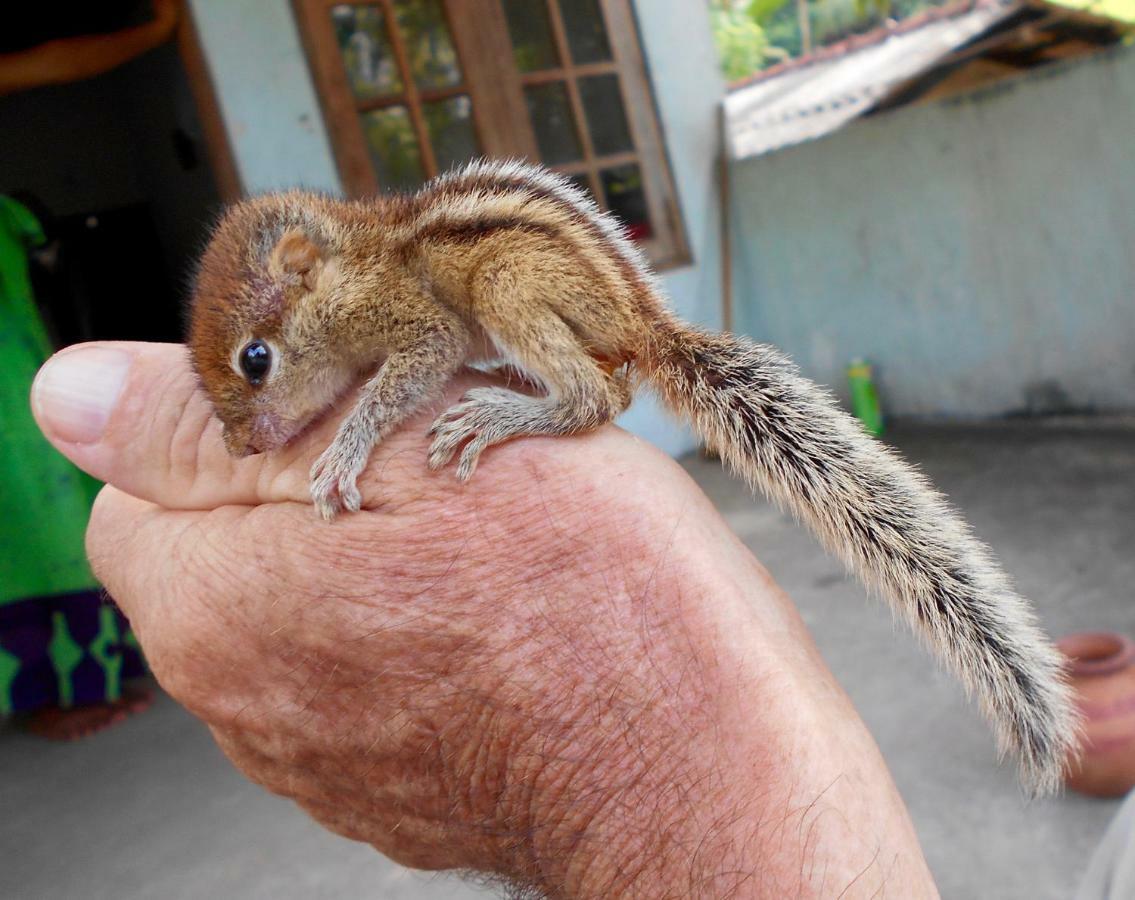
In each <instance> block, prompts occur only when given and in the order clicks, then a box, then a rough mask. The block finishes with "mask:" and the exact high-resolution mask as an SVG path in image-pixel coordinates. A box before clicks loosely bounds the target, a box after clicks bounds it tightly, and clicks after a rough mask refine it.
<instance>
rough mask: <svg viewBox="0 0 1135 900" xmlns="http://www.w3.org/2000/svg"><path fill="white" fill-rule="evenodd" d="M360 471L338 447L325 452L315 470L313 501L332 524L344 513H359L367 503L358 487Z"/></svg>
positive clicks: (313, 467)
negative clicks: (364, 502)
mask: <svg viewBox="0 0 1135 900" xmlns="http://www.w3.org/2000/svg"><path fill="white" fill-rule="evenodd" d="M364 464H365V460H364ZM360 469H361V467H359V466H358V465H357V463H355V462H354V461H353V460H351V459H350V457H349V455H346V454H344V453H343V452H342V450H341V449H340V448H339V447H338V445H337V444H332V445H331V446H330V447H328V448H327V449H326V450H324V451H323V453H322V455H321V456H320V457H319V459H317V460H316V461H315V465H313V466H312V467H311V499H312V502H313V503H314V504H315V508H316V510H317V511H318V512H319V514H320V515H321V516H322V517H323V518H324V519H326V520H327V521H328V522H330V521H331V520H332V519H334V518H335V516H337V515H338V514H339V513H340V512H342V511H343V510H346V511H347V512H358V511H359V507H361V506H362V502H363V498H362V494H360V493H359V487H358V484H357V482H358V477H359V472H360Z"/></svg>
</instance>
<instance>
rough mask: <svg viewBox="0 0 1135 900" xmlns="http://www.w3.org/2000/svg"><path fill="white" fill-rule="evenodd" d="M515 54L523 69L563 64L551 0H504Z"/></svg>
mask: <svg viewBox="0 0 1135 900" xmlns="http://www.w3.org/2000/svg"><path fill="white" fill-rule="evenodd" d="M503 5H504V14H505V17H506V18H507V19H508V34H509V37H511V38H512V57H513V61H514V62H515V63H516V68H518V69H520V71H521V72H535V71H538V70H539V69H554V68H556V67H557V66H558V65H559V64H560V59H559V54H557V53H556V43H555V41H554V40H553V39H552V25H551V23H550V22H549V21H548V3H547V0H504V3H503Z"/></svg>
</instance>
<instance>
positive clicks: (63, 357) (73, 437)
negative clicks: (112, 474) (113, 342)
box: [32, 347, 134, 444]
mask: <svg viewBox="0 0 1135 900" xmlns="http://www.w3.org/2000/svg"><path fill="white" fill-rule="evenodd" d="M133 361H134V360H133V357H131V356H130V354H128V353H125V352H123V351H122V350H115V349H113V348H111V347H79V348H76V349H74V350H67V351H65V352H63V353H59V354H57V355H55V356H53V357H52V358H51V359H49V360H48V361H47V362H46V363H44V365H43V368H41V369H40V370H39V374H38V375H36V377H35V383H34V384H33V385H32V411H33V412H34V413H35V417H36V419H37V420H38V421H39V423H40V426H41V427H42V428H43V429H44V431H45V432H49V436H50V437H54V438H57V439H58V440H61V441H66V442H68V443H74V444H93V443H95V442H96V441H98V440H99V439H100V438H101V437H102V433H103V431H105V430H106V423H107V422H108V421H110V414H111V413H112V412H114V406H115V404H116V403H117V402H118V395H119V394H120V393H121V392H122V385H123V383H124V382H125V381H126V373H127V372H129V371H130V365H131V363H132V362H133Z"/></svg>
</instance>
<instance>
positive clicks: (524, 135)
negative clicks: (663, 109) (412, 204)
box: [292, 0, 690, 269]
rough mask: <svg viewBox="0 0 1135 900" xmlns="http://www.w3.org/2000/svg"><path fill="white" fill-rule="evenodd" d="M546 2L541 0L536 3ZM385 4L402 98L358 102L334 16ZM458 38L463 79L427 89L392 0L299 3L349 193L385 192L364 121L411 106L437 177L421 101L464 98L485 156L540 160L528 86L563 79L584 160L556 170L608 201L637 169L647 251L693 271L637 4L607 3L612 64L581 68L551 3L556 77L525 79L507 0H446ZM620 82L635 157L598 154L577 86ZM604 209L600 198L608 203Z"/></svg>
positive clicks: (427, 165) (550, 73)
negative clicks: (602, 178) (611, 172)
mask: <svg viewBox="0 0 1135 900" xmlns="http://www.w3.org/2000/svg"><path fill="white" fill-rule="evenodd" d="M532 2H540V0H532ZM343 3H346V4H350V5H353V6H367V5H372V6H373V5H380V6H382V7H383V8H384V9H385V19H386V25H387V30H388V35H389V39H390V41H391V46H392V50H393V52H394V55H395V60H396V62H397V64H398V67H399V70H400V71H401V72H402V76H403V78H402V80H403V90H402V93H401V94H399V95H397V98H394V97H390V98H381V99H375V100H371V101H359V100H358V99H357V98H356V97H355V94H354V92H353V91H352V89H351V85H350V82H349V81H348V77H347V72H346V70H345V69H344V67H343V63H342V58H341V56H340V50H339V46H338V43H337V41H336V39H335V33H334V30H333V29H332V27H331V18H330V10H331V8H332V7H333V6H337V5H340V4H343ZM442 5H443V8H444V11H445V15H446V19H447V23H448V25H449V30H450V35H451V37H452V40H453V43H454V47H455V49H456V51H457V56H458V59H459V61H460V64H461V71H462V76H463V80H462V82H461V83H460V84H459V85H457V86H454V87H447V88H443V89H440V90H436V91H423V90H421V89H419V88H418V87H417V86H416V85H415V84H414V80H413V78H412V77H409V72H408V65H407V62H406V58H405V49H404V47H403V44H402V39H401V36H400V35H399V34H398V31H397V28H396V26H395V22H394V18H393V12H392V8H391V4H390V2H389V0H292V8H293V10H294V13H295V16H296V22H297V24H298V25H299V31H300V34H301V36H302V39H303V42H304V47H305V50H306V53H307V58H308V62H309V65H310V66H311V71H312V75H313V79H314V81H315V86H316V92H317V94H318V96H319V100H320V105H321V108H322V112H323V119H324V124H325V127H326V129H327V133H328V136H329V138H330V141H331V147H332V150H333V152H334V155H335V161H336V165H337V167H338V169H339V176H340V178H341V180H342V183H343V188H344V190H345V191H346V193H348V194H349V195H351V196H365V195H367V194H373V193H375V192H377V191H378V190H379V189H380V187H381V185H380V184H379V181H378V178H377V176H376V174H375V170H374V166H373V164H372V162H371V159H370V151H369V149H368V147H367V143H366V138H365V135H364V134H363V129H362V126H361V124H360V121H359V114H360V112H361V111H364V108H382V107H383V106H390V105H395V104H403V105H405V106H406V107H407V108H408V110H409V114H410V117H411V122H412V125H413V128H414V133H415V135H416V137H417V139H418V143H419V148H420V153H421V160H422V166H423V170H424V172H425V174H426V176H427V177H429V176H431V175H433V174H435V173H436V171H437V167H436V163H435V161H434V159H433V152H432V148H431V145H430V141H429V139H428V133H427V130H426V126H425V122H424V121H423V115H422V110H421V106H420V103H421V102H422V101H431V100H438V99H444V98H445V97H450V96H454V95H458V94H466V95H468V96H469V97H470V99H471V100H472V104H473V126H474V128H475V130H476V134H477V138H478V141H479V143H480V146H481V150H482V152H483V154H484V155H485V156H486V157H490V158H498V159H504V158H516V157H523V158H526V159H532V160H538V159H539V158H540V153H539V149H538V148H537V144H536V136H535V133H534V131H533V128H532V125H531V122H530V120H529V115H528V107H527V103H526V101H525V97H524V88H525V87H526V86H528V85H534V84H541V83H547V82H550V81H560V82H562V83H563V84H564V85H565V87H566V88H567V92H568V99H569V103H570V105H571V109H572V114H573V116H574V119H575V123H576V132H577V134H578V137H579V141H580V147H581V149H582V152H583V158H582V159H581V160H579V161H575V162H572V163H568V164H565V165H557V166H552V168H553V169H555V170H556V171H559V172H563V173H564V174H569V175H575V176H580V175H582V176H584V177H585V178H586V180H587V183H588V184H589V185H590V186H591V190H592V193H593V195H594V196H595V197H596V198H602V197H603V191H602V188H601V185H600V182H599V173H600V171H601V170H602V169H607V168H611V167H614V166H617V165H620V164H625V163H628V162H633V163H635V164H637V165H638V167H639V171H640V172H641V174H642V179H643V192H644V195H645V198H646V207H647V215H648V217H649V221H650V225H651V235H650V237H648V238H646V239H644V240H642V241H641V242H640V246H641V247H642V248H643V250H644V251H645V252H646V254H647V255H648V256H649V257H650V259H651V260H652V262H653V263H654V265H655V267H656V268H659V269H664V268H671V267H674V266H679V265H684V264H687V263H689V261H690V254H689V249H688V244H687V242H686V236H685V231H684V229H683V227H682V221H681V216H680V214H679V211H678V203H677V191H676V189H675V186H674V182H673V178H672V177H671V174H670V166H669V161H668V160H667V158H666V150H665V145H664V143H663V140H662V134H661V129H660V127H659V124H658V117H657V112H656V107H655V103H654V96H653V94H652V92H651V89H650V83H649V78H648V75H647V72H646V65H645V61H644V59H643V56H642V51H641V49H640V46H639V40H638V28H637V24H636V22H635V19H634V12H633V10H632V8H631V2H630V0H599V6H600V10H601V12H602V15H603V17H604V21H605V25H606V30H607V40H608V42H609V44H610V47H611V54H612V57H613V59H612V60H611V61H608V62H600V63H587V64H580V65H575V64H573V63H570V62H568V61H569V60H570V55H569V52H568V44H567V34H566V30H565V28H564V23H563V21H562V19H561V17H560V14H559V8H558V4H557V3H554V2H553V3H549V6H548V14H549V21H550V23H551V26H552V36H553V40H554V41H555V44H556V49H557V52H558V54H559V57H560V60H561V64H560V65H559V66H558V67H556V68H554V69H548V70H539V71H535V72H527V73H521V72H520V71H519V70H518V69H517V67H516V65H515V64H514V62H513V50H512V41H511V39H510V37H509V31H508V23H507V21H506V19H505V14H504V8H503V6H502V4H501V2H500V0H442ZM599 74H615V75H617V76H618V81H619V86H620V90H621V93H622V100H623V106H624V109H625V111H626V116H627V126H628V129H629V130H630V135H631V140H632V142H633V145H634V150H633V151H632V152H630V153H622V154H612V155H605V156H597V155H596V154H595V152H594V148H593V146H592V143H591V134H590V131H589V129H588V127H587V125H586V122H587V119H586V115H585V113H584V108H583V102H582V98H581V96H580V91H579V85H578V79H579V78H582V77H587V76H589V75H599ZM602 202H603V201H602V200H601V199H600V203H602Z"/></svg>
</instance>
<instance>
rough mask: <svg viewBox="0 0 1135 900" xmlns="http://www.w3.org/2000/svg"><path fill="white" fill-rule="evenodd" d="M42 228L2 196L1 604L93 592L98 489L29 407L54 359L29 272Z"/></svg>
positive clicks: (0, 388) (0, 238) (0, 373)
mask: <svg viewBox="0 0 1135 900" xmlns="http://www.w3.org/2000/svg"><path fill="white" fill-rule="evenodd" d="M43 241H44V235H43V230H42V229H41V228H40V225H39V223H38V222H37V221H36V219H35V217H34V216H33V215H32V214H31V213H30V212H29V211H28V209H27V208H26V207H24V206H23V205H21V204H19V203H17V202H16V201H15V200H12V199H10V198H8V197H4V196H0V605H2V604H5V603H11V602H13V601H18V600H21V599H24V598H26V597H37V596H45V595H50V594H58V593H64V592H69V591H78V590H84V589H88V588H93V587H95V586H96V582H95V579H94V576H92V575H91V571H90V568H89V567H88V565H87V559H86V554H85V552H84V549H83V535H84V532H85V531H86V527H87V517H88V515H89V513H90V504H91V500H92V498H93V496H94V489H93V488H94V485H95V483H94V482H93V481H92V480H91V479H89V478H87V476H85V475H83V474H82V473H81V472H79V470H78V469H76V468H75V467H74V466H73V465H71V463H69V462H68V461H67V460H66V459H65V458H64V457H63V456H61V455H60V454H59V453H58V452H57V451H56V450H55V449H54V448H53V447H52V446H51V445H50V444H48V443H47V441H46V440H45V439H44V437H43V435H42V434H40V431H39V428H37V427H36V424H35V420H34V419H33V418H32V414H31V408H30V407H29V405H28V392H29V391H30V389H31V385H32V381H33V380H34V378H35V373H36V371H37V370H38V369H39V367H40V365H41V364H42V363H43V361H44V360H45V359H47V357H48V356H49V355H50V354H51V342H50V341H49V340H48V337H47V332H46V331H45V329H44V326H43V321H42V320H41V319H40V316H39V311H38V310H37V309H36V305H35V299H34V297H33V295H32V287H31V279H30V277H29V271H28V257H27V251H28V248H29V247H34V246H37V245H39V244H42V243H43Z"/></svg>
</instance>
